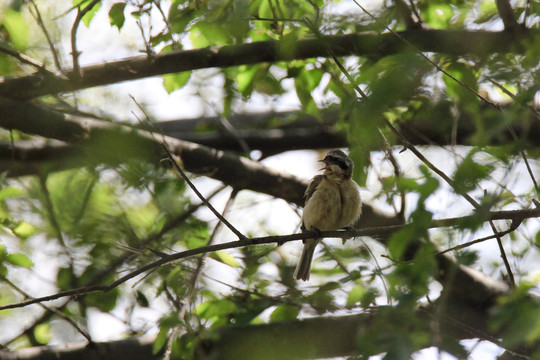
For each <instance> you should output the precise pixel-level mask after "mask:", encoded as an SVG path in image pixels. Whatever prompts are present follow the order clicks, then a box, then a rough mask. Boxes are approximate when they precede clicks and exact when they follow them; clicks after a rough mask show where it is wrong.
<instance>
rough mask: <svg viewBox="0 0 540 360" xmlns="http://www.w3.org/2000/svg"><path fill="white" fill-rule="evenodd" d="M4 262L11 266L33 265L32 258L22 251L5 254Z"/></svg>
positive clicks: (26, 266) (28, 266) (24, 266)
mask: <svg viewBox="0 0 540 360" xmlns="http://www.w3.org/2000/svg"><path fill="white" fill-rule="evenodd" d="M6 262H7V263H9V264H11V265H13V266H19V267H23V268H27V269H29V268H31V267H33V266H34V263H33V262H32V260H30V258H29V257H28V256H26V255H25V254H22V253H15V254H8V255H7V256H6Z"/></svg>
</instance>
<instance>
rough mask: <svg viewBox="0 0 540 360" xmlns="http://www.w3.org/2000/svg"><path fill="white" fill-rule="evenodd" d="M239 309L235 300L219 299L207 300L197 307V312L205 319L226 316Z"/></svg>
mask: <svg viewBox="0 0 540 360" xmlns="http://www.w3.org/2000/svg"><path fill="white" fill-rule="evenodd" d="M236 310H237V306H236V304H235V303H234V302H232V301H230V300H228V299H221V300H220V299H217V300H210V301H206V302H204V303H202V304H200V305H199V306H197V308H196V309H195V311H196V312H197V314H199V316H200V317H201V318H203V319H212V318H214V317H218V318H219V317H224V316H226V315H229V314H231V313H233V312H234V311H236Z"/></svg>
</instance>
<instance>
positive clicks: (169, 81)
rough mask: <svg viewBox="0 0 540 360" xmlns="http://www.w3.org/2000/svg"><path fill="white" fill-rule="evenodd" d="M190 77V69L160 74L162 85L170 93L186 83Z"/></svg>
mask: <svg viewBox="0 0 540 360" xmlns="http://www.w3.org/2000/svg"><path fill="white" fill-rule="evenodd" d="M190 77H191V71H184V72H181V73H176V74H166V75H162V78H163V87H164V88H165V90H166V91H167V92H168V93H169V94H170V93H172V92H173V91H175V90H178V89H181V88H183V87H184V86H185V85H186V84H187V83H188V81H189V78H190Z"/></svg>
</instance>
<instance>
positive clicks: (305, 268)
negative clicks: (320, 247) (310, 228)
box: [294, 239, 319, 281]
mask: <svg viewBox="0 0 540 360" xmlns="http://www.w3.org/2000/svg"><path fill="white" fill-rule="evenodd" d="M318 243H319V239H308V240H306V243H305V244H304V249H303V250H302V256H300V261H299V262H298V265H297V266H296V270H295V271H294V277H295V279H296V280H304V281H307V280H309V272H310V270H311V261H312V260H313V253H314V252H315V248H316V247H317V244H318Z"/></svg>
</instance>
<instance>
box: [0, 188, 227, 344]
mask: <svg viewBox="0 0 540 360" xmlns="http://www.w3.org/2000/svg"><path fill="white" fill-rule="evenodd" d="M225 187H226V186H220V187H219V188H217V189H216V190H215V191H213V192H212V193H211V194H209V195H207V197H206V198H207V199H212V198H213V197H214V196H216V195H217V194H218V193H219V192H221V191H222V190H223V189H224V188H225ZM202 206H204V203H198V204H192V205H190V206H189V207H188V209H186V210H185V211H184V212H183V213H182V214H180V215H179V216H177V217H175V218H173V219H171V220H170V221H168V222H167V223H166V224H165V225H164V226H163V228H162V229H161V230H160V231H159V232H157V233H155V234H152V235H150V236H148V237H147V238H146V239H145V240H142V241H141V243H140V244H139V248H140V249H144V248H145V247H147V246H149V245H150V244H151V243H152V242H155V241H157V240H159V239H161V238H162V237H163V235H165V234H166V233H168V232H169V231H171V230H172V229H174V228H176V227H177V226H178V225H179V224H182V223H183V222H184V221H185V220H187V218H189V217H190V216H192V215H193V213H195V211H197V210H199V209H200V208H201V207H202ZM134 256H135V254H134V253H133V252H132V251H131V252H126V253H125V254H124V255H123V256H120V257H118V258H116V260H114V261H113V262H112V263H111V264H109V266H108V267H107V269H104V270H102V271H100V272H98V273H97V274H95V275H94V276H93V277H92V279H90V280H89V281H88V284H87V285H95V284H98V283H99V282H101V281H102V280H103V279H104V278H106V277H107V276H108V275H110V274H111V273H113V272H114V271H115V269H118V268H119V267H120V266H121V265H123V264H126V263H127V262H128V261H129V260H130V259H132V258H133V257H134ZM72 299H73V298H69V299H67V300H66V301H65V302H64V303H62V304H60V305H59V306H57V307H56V308H55V309H56V310H58V311H60V310H62V309H63V308H65V307H66V306H67V305H68V304H69V303H70V302H71V300H72ZM49 317H50V313H49V314H47V313H46V314H44V315H42V316H41V317H40V318H39V319H37V320H36V321H34V323H33V324H32V325H31V326H28V327H26V328H25V329H24V330H23V331H22V332H20V333H19V334H17V335H15V336H13V337H11V338H10V339H9V340H7V341H5V342H4V343H3V344H2V345H3V346H7V345H9V344H11V343H13V342H14V341H15V340H17V339H18V338H20V337H21V336H24V335H26V334H28V333H29V332H31V331H32V329H34V328H35V327H36V326H37V325H39V324H42V323H43V322H45V321H47V320H48V318H49Z"/></svg>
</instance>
